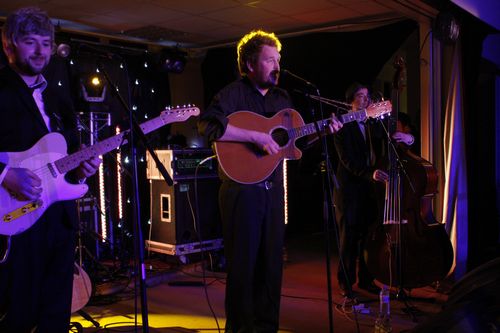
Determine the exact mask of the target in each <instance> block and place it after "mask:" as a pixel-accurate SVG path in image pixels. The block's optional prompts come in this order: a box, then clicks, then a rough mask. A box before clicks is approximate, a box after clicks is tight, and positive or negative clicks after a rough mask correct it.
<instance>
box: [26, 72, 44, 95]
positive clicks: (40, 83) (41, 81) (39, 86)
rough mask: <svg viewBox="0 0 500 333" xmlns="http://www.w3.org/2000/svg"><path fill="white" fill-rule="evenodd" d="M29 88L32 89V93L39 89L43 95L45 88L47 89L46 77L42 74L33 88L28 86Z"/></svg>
mask: <svg viewBox="0 0 500 333" xmlns="http://www.w3.org/2000/svg"><path fill="white" fill-rule="evenodd" d="M28 88H30V90H31V91H34V90H37V89H38V90H40V93H42V92H43V91H44V90H45V88H47V80H45V77H44V76H43V75H42V74H39V75H38V78H37V79H36V82H35V83H34V84H32V85H31V86H28Z"/></svg>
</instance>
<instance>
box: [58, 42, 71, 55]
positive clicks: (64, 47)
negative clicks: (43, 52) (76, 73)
mask: <svg viewBox="0 0 500 333" xmlns="http://www.w3.org/2000/svg"><path fill="white" fill-rule="evenodd" d="M70 53H71V47H70V46H69V45H68V44H64V43H62V44H59V45H58V46H57V49H56V54H57V55H58V56H59V57H61V58H66V57H68V56H69V54H70Z"/></svg>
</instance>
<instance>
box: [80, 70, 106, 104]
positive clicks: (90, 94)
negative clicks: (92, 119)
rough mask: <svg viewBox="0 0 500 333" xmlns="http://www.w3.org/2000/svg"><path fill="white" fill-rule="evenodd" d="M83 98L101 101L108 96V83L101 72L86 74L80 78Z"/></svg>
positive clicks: (94, 101)
mask: <svg viewBox="0 0 500 333" xmlns="http://www.w3.org/2000/svg"><path fill="white" fill-rule="evenodd" d="M80 85H81V88H82V93H83V99H84V100H85V101H87V102H93V103H100V102H103V101H104V98H106V90H107V84H106V82H105V81H104V78H103V77H102V75H101V74H99V73H92V74H90V75H85V76H83V77H82V78H81V79H80Z"/></svg>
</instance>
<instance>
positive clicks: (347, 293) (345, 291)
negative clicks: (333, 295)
mask: <svg viewBox="0 0 500 333" xmlns="http://www.w3.org/2000/svg"><path fill="white" fill-rule="evenodd" d="M339 287H340V295H342V297H348V298H352V297H354V296H355V294H354V291H353V290H352V287H351V288H347V287H346V286H344V285H340V286H339Z"/></svg>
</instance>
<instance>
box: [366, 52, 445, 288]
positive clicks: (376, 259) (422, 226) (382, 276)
mask: <svg viewBox="0 0 500 333" xmlns="http://www.w3.org/2000/svg"><path fill="white" fill-rule="evenodd" d="M395 68H396V74H395V76H394V82H393V86H394V89H393V94H392V95H393V96H392V99H393V102H392V104H393V108H394V109H393V112H392V113H391V116H390V118H389V125H388V132H389V133H388V148H387V151H388V164H389V171H388V174H389V181H388V182H387V183H386V194H385V202H384V217H383V223H382V224H381V225H379V226H377V227H376V228H375V229H374V231H372V232H370V233H369V234H368V236H367V239H366V242H365V253H364V256H365V261H366V264H367V267H368V270H369V271H370V272H371V274H372V275H373V276H374V277H375V279H377V280H378V281H380V282H382V283H384V284H386V285H388V286H390V287H392V286H396V287H399V290H402V289H403V288H404V289H413V288H419V287H423V286H427V285H430V284H431V283H433V282H435V281H439V280H442V279H443V278H445V277H446V275H447V274H448V272H449V271H450V268H451V265H452V263H453V248H452V245H451V242H450V239H449V237H448V235H447V233H446V230H445V229H444V225H443V224H441V223H439V222H438V221H437V220H436V219H435V217H434V215H433V212H432V199H433V197H434V195H435V194H436V193H437V185H438V177H437V171H436V169H435V168H434V167H433V165H432V164H431V163H430V162H429V161H427V160H425V159H423V158H422V157H420V156H418V155H416V154H414V153H413V152H412V151H410V149H409V147H407V146H406V145H405V144H402V143H399V144H397V143H393V142H392V141H391V139H390V138H391V136H392V133H394V131H395V130H396V125H397V114H398V111H399V110H398V108H399V91H400V89H401V87H402V82H403V80H404V61H403V59H402V58H399V59H397V60H396V62H395Z"/></svg>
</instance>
